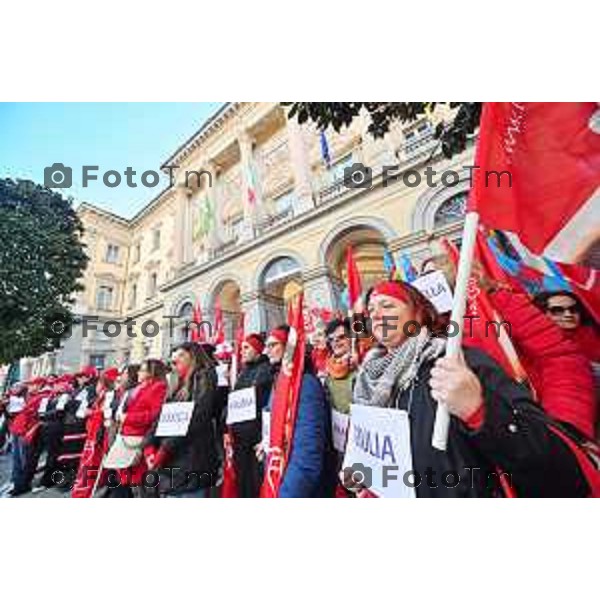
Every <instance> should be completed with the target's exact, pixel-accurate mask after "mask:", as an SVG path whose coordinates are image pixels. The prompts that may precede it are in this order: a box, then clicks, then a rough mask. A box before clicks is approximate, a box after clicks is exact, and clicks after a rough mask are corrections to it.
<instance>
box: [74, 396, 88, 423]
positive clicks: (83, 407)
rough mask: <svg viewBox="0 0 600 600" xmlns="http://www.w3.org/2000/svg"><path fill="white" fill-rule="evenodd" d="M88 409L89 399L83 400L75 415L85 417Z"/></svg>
mask: <svg viewBox="0 0 600 600" xmlns="http://www.w3.org/2000/svg"><path fill="white" fill-rule="evenodd" d="M87 409H88V402H87V400H83V401H82V402H81V403H80V404H79V408H78V409H77V412H76V413H75V416H76V417H77V418H78V419H85V413H86V411H87Z"/></svg>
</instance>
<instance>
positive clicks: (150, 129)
mask: <svg viewBox="0 0 600 600" xmlns="http://www.w3.org/2000/svg"><path fill="white" fill-rule="evenodd" d="M222 104H223V103H221V102H195V103H189V102H188V103H184V102H173V103H158V102H154V103H150V102H147V103H146V102H140V103H92V102H90V103H0V177H11V178H13V179H30V180H32V181H35V182H36V183H39V184H41V185H44V176H45V169H46V168H47V167H52V166H53V165H55V164H56V163H61V164H62V165H64V167H65V168H71V169H72V171H71V180H72V186H71V187H70V188H63V189H57V191H59V192H61V193H62V194H63V195H64V196H72V197H73V199H74V203H75V205H78V204H79V203H80V202H90V203H92V204H95V205H97V206H100V207H102V208H104V209H106V210H109V211H111V212H114V213H116V214H118V215H120V216H123V217H125V218H130V217H132V216H133V215H135V214H136V213H137V212H138V211H139V210H140V209H141V208H143V207H144V206H145V205H146V204H147V203H148V202H149V201H150V200H152V199H153V198H154V197H156V196H157V195H158V193H159V192H160V191H161V190H162V189H163V188H164V187H165V186H166V185H167V184H168V183H169V178H168V176H167V175H164V174H162V173H161V172H160V166H161V165H162V164H163V163H164V162H165V161H166V159H167V158H169V157H170V156H171V155H172V154H173V153H174V151H175V150H176V149H177V148H178V147H179V146H180V145H181V144H183V143H184V142H185V141H186V140H187V139H188V138H189V137H190V136H192V135H193V134H194V133H195V132H196V131H197V130H198V129H199V128H200V127H201V126H202V124H203V123H204V122H206V120H207V119H209V118H210V117H211V116H212V115H213V114H214V113H215V112H216V111H217V110H218V109H219V108H220V107H221V106H222ZM84 165H87V166H97V167H98V170H93V169H90V170H88V175H90V176H95V177H97V180H93V179H91V178H90V179H89V181H88V182H87V186H84V173H83V167H84ZM128 167H130V168H131V169H130V172H129V173H130V174H129V175H127V174H126V170H127V169H128ZM111 170H114V171H117V172H118V173H119V174H120V177H121V181H120V184H119V185H118V186H116V187H109V186H107V185H105V183H104V181H103V179H104V175H105V173H107V172H108V171H111ZM146 171H155V172H157V173H159V175H160V180H159V183H158V185H156V186H155V187H146V185H144V182H143V181H142V174H143V173H144V172H146ZM133 172H135V175H134V174H133ZM46 174H47V175H50V174H53V176H54V178H55V180H56V181H61V178H62V177H63V176H65V177H68V170H66V169H62V168H61V167H60V166H59V167H58V172H56V169H53V170H51V171H46ZM128 179H129V181H130V182H131V183H132V184H136V185H137V187H130V186H128ZM107 180H108V182H109V183H111V184H113V183H115V182H116V181H117V178H116V176H115V175H110V176H108V178H107ZM154 181H155V178H154V176H153V175H151V174H148V175H147V176H146V179H145V182H146V183H147V184H152V183H154Z"/></svg>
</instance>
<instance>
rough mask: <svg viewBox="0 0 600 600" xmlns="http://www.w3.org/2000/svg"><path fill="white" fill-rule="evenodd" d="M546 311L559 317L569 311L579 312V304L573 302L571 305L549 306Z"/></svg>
mask: <svg viewBox="0 0 600 600" xmlns="http://www.w3.org/2000/svg"><path fill="white" fill-rule="evenodd" d="M548 312H549V313H550V314H551V315H554V316H555V317H559V316H561V315H564V314H566V313H570V314H572V315H578V314H579V306H577V304H573V305H571V306H550V307H549V308H548Z"/></svg>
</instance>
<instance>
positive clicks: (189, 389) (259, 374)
mask: <svg viewBox="0 0 600 600" xmlns="http://www.w3.org/2000/svg"><path fill="white" fill-rule="evenodd" d="M438 268H442V269H443V268H444V266H443V265H438ZM449 278H450V279H451V275H450V276H449ZM488 292H489V293H490V294H491V295H493V296H494V301H495V305H496V306H497V307H500V309H501V311H502V314H503V316H504V318H505V319H506V320H507V321H508V322H510V323H511V325H512V331H511V339H512V342H513V344H514V346H515V348H516V350H517V352H518V354H519V358H520V360H521V362H522V363H523V364H524V365H525V366H526V371H527V373H528V376H529V377H528V381H527V382H520V381H516V380H515V379H514V378H513V377H511V376H509V375H508V374H507V373H506V372H505V370H503V368H502V367H501V366H500V365H499V364H498V363H497V362H495V361H494V360H493V359H492V358H491V357H490V356H489V355H488V354H487V353H486V352H485V349H482V347H481V345H480V344H478V343H477V340H478V339H480V338H477V337H476V336H475V337H473V338H472V339H471V338H470V337H469V336H465V338H464V341H463V348H462V353H461V354H460V355H459V357H457V358H450V357H448V356H445V348H446V337H445V335H446V334H445V332H446V331H447V329H446V326H447V315H446V316H445V315H440V314H438V312H437V310H436V309H435V308H434V306H433V305H432V304H431V303H430V302H429V301H428V300H427V299H426V298H425V297H424V296H423V295H422V294H421V293H420V292H419V291H418V290H417V289H416V288H415V287H413V286H411V285H410V284H408V283H405V282H402V281H382V282H380V283H378V284H377V285H375V286H374V287H373V288H372V289H371V290H369V292H368V294H367V295H366V305H365V311H366V312H365V316H368V318H369V321H370V327H369V336H362V337H358V339H357V338H356V335H355V332H356V328H355V326H354V325H355V324H354V323H352V322H351V320H350V319H349V318H348V317H346V318H344V317H342V316H340V315H337V316H336V315H334V316H333V318H332V319H331V320H330V321H329V322H328V323H326V324H324V326H323V327H321V328H318V330H317V331H316V332H315V333H314V334H313V335H312V336H311V339H310V344H308V345H307V348H306V354H305V357H304V373H303V374H302V377H301V382H300V387H299V397H298V402H297V414H295V416H294V419H293V420H292V422H293V431H292V432H291V437H290V438H289V443H290V446H291V451H290V452H289V453H288V454H287V461H286V464H285V470H284V473H283V480H282V482H281V485H280V487H279V489H278V495H279V496H280V497H344V498H346V497H370V496H373V494H372V493H371V492H370V491H369V490H368V489H367V487H365V486H363V485H361V483H360V482H359V481H357V480H356V479H355V478H354V477H353V473H352V471H351V470H348V469H342V465H343V459H344V448H343V447H340V445H339V442H338V443H337V447H336V443H335V441H334V436H333V434H332V420H333V417H334V416H335V415H336V414H337V415H349V414H350V413H351V408H352V406H353V405H362V406H370V407H382V408H390V409H394V410H399V411H404V412H405V413H406V414H407V415H408V420H409V423H410V448H411V454H412V464H413V466H414V469H415V470H416V471H418V472H421V473H425V472H430V473H442V472H447V471H450V470H452V471H458V472H460V471H461V470H464V469H470V470H471V471H472V472H474V471H477V473H479V475H478V474H476V475H475V477H474V478H473V477H470V478H469V479H468V482H469V484H468V485H467V484H466V483H465V482H464V481H461V484H460V485H458V486H452V487H450V486H443V485H438V484H437V482H435V481H432V482H428V485H423V486H420V487H419V488H418V489H417V490H416V495H417V496H419V497H440V496H442V497H451V496H475V497H479V496H514V495H516V496H525V497H527V496H532V497H540V496H561V497H562V496H579V497H581V496H582V497H585V496H594V495H597V494H598V466H597V464H596V463H595V458H596V457H597V451H596V444H595V441H594V440H595V437H596V431H597V430H596V427H597V408H598V389H599V383H598V373H599V369H600V336H599V334H598V329H597V325H596V324H595V323H593V322H592V321H591V319H590V318H589V315H587V314H586V311H585V308H584V306H583V305H582V304H581V302H580V301H579V299H578V298H577V297H576V296H574V295H573V294H571V293H568V292H554V293H547V294H544V295H541V296H539V297H538V298H537V299H536V301H535V302H531V301H530V299H529V298H525V297H522V296H519V294H516V293H514V292H510V291H507V290H506V289H502V288H501V287H499V288H498V289H491V288H490V289H489V290H488ZM390 319H391V320H393V322H395V323H397V324H398V326H397V327H393V328H390V327H388V326H386V321H387V322H389V320H390ZM407 324H411V325H410V327H408V328H407V327H405V325H407ZM411 328H412V329H411ZM413 333H414V334H413ZM289 337H290V327H289V324H285V325H284V324H282V325H281V326H279V327H276V328H274V329H273V330H271V331H270V332H267V333H263V334H258V333H251V334H249V335H246V337H245V338H244V339H243V342H242V343H241V347H240V348H239V349H238V348H235V347H227V346H222V347H221V346H219V347H214V346H212V345H211V344H208V343H196V342H185V343H183V344H181V345H179V346H178V347H177V348H175V349H174V351H173V353H172V355H171V357H170V358H169V360H168V361H165V362H163V361H161V360H157V359H147V360H144V361H142V362H141V364H139V365H125V366H123V367H121V368H120V369H117V368H108V369H105V370H103V371H101V372H98V371H97V370H96V369H95V368H93V367H86V368H84V369H82V370H81V371H80V372H78V373H74V374H65V375H61V376H49V377H38V378H34V379H31V380H29V381H25V382H21V383H17V384H15V385H14V386H12V388H11V389H9V390H8V391H7V393H6V394H5V396H4V398H3V401H2V411H3V413H4V417H3V423H4V425H3V426H4V427H5V428H6V430H7V432H6V431H5V436H4V437H6V438H7V441H6V443H5V448H7V447H8V446H9V445H10V452H11V453H12V461H13V462H12V465H13V466H12V489H11V490H10V492H9V495H12V496H20V495H23V494H26V493H27V492H30V491H31V489H32V486H33V482H34V479H35V478H36V477H37V475H36V474H38V473H39V472H40V471H41V477H40V479H39V482H38V483H39V486H42V487H58V488H62V489H63V490H65V491H67V490H68V491H69V493H70V494H71V495H72V496H73V497H92V496H94V497H211V496H212V497H214V496H239V497H259V496H260V495H261V487H262V486H263V483H264V478H265V462H266V457H267V455H268V452H269V447H268V446H269V415H270V413H271V411H272V410H273V403H274V402H279V401H283V400H281V399H280V398H278V397H277V396H276V394H275V393H274V390H275V389H276V387H277V381H278V378H279V377H281V376H282V362H283V359H284V353H285V351H286V344H287V343H288V340H289ZM238 350H239V357H240V359H241V365H239V366H238V365H237V364H235V363H236V360H235V356H234V355H235V353H236V352H237V351H238ZM232 363H233V364H232ZM249 388H253V389H254V397H255V402H256V411H255V415H254V417H253V418H249V419H247V420H243V421H239V422H233V423H228V418H227V417H228V415H227V405H228V396H229V393H230V392H232V391H240V390H247V389H249ZM172 402H178V403H191V409H190V413H189V422H188V423H187V426H186V428H185V430H183V431H182V432H180V433H178V434H176V435H170V434H167V435H164V434H160V431H158V429H159V428H158V424H159V422H160V418H161V417H160V416H161V411H163V410H164V407H165V406H166V405H168V404H169V403H172ZM438 402H443V403H445V404H446V406H447V407H448V410H449V412H450V414H451V425H450V431H449V441H448V449H447V451H445V452H442V451H439V450H436V449H435V448H434V447H433V446H432V443H431V436H432V430H433V427H434V419H435V415H436V406H437V404H438ZM42 456H43V457H45V462H44V464H43V466H40V462H41V460H40V458H41V457H42ZM115 457H116V459H115ZM494 471H502V472H504V473H509V474H510V481H508V482H507V481H505V480H504V479H503V478H501V477H498V478H495V479H492V480H491V482H490V478H489V476H488V475H489V473H490V472H494ZM148 474H152V476H151V477H148Z"/></svg>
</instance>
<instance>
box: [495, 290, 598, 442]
mask: <svg viewBox="0 0 600 600" xmlns="http://www.w3.org/2000/svg"><path fill="white" fill-rule="evenodd" d="M490 298H491V300H492V302H493V304H494V306H495V308H496V309H497V310H498V311H499V312H500V313H501V314H502V316H503V317H504V319H506V320H507V321H508V322H509V323H510V325H511V329H512V341H513V343H514V344H515V347H516V350H517V352H518V354H519V358H520V359H521V361H522V364H523V367H524V368H525V370H526V372H527V374H528V376H529V378H530V381H531V385H532V387H533V389H534V390H535V393H536V396H537V398H538V401H539V402H540V404H541V406H542V407H543V408H544V410H545V411H546V412H547V413H548V414H549V415H550V416H552V417H554V418H555V419H557V420H558V421H561V422H563V423H568V424H570V425H572V426H573V427H575V428H576V429H578V430H579V431H580V432H582V433H584V434H585V435H586V436H588V437H590V438H592V437H594V424H595V422H596V412H597V406H596V398H595V395H594V382H593V377H592V371H591V368H590V365H589V362H588V360H587V358H586V357H585V356H584V355H583V354H582V352H581V351H580V349H579V347H578V346H577V345H576V344H575V343H573V342H572V341H571V340H569V339H567V338H566V337H565V336H564V334H563V331H562V330H561V329H559V328H558V327H557V326H556V325H555V324H554V323H553V322H552V321H551V320H550V319H549V318H547V317H546V315H544V314H543V313H542V312H541V311H540V310H538V309H537V308H536V307H535V306H534V305H533V304H532V303H531V302H530V300H529V299H528V298H527V296H526V295H525V294H517V293H514V292H509V291H506V290H499V291H497V292H496V293H494V294H492V295H491V296H490Z"/></svg>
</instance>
